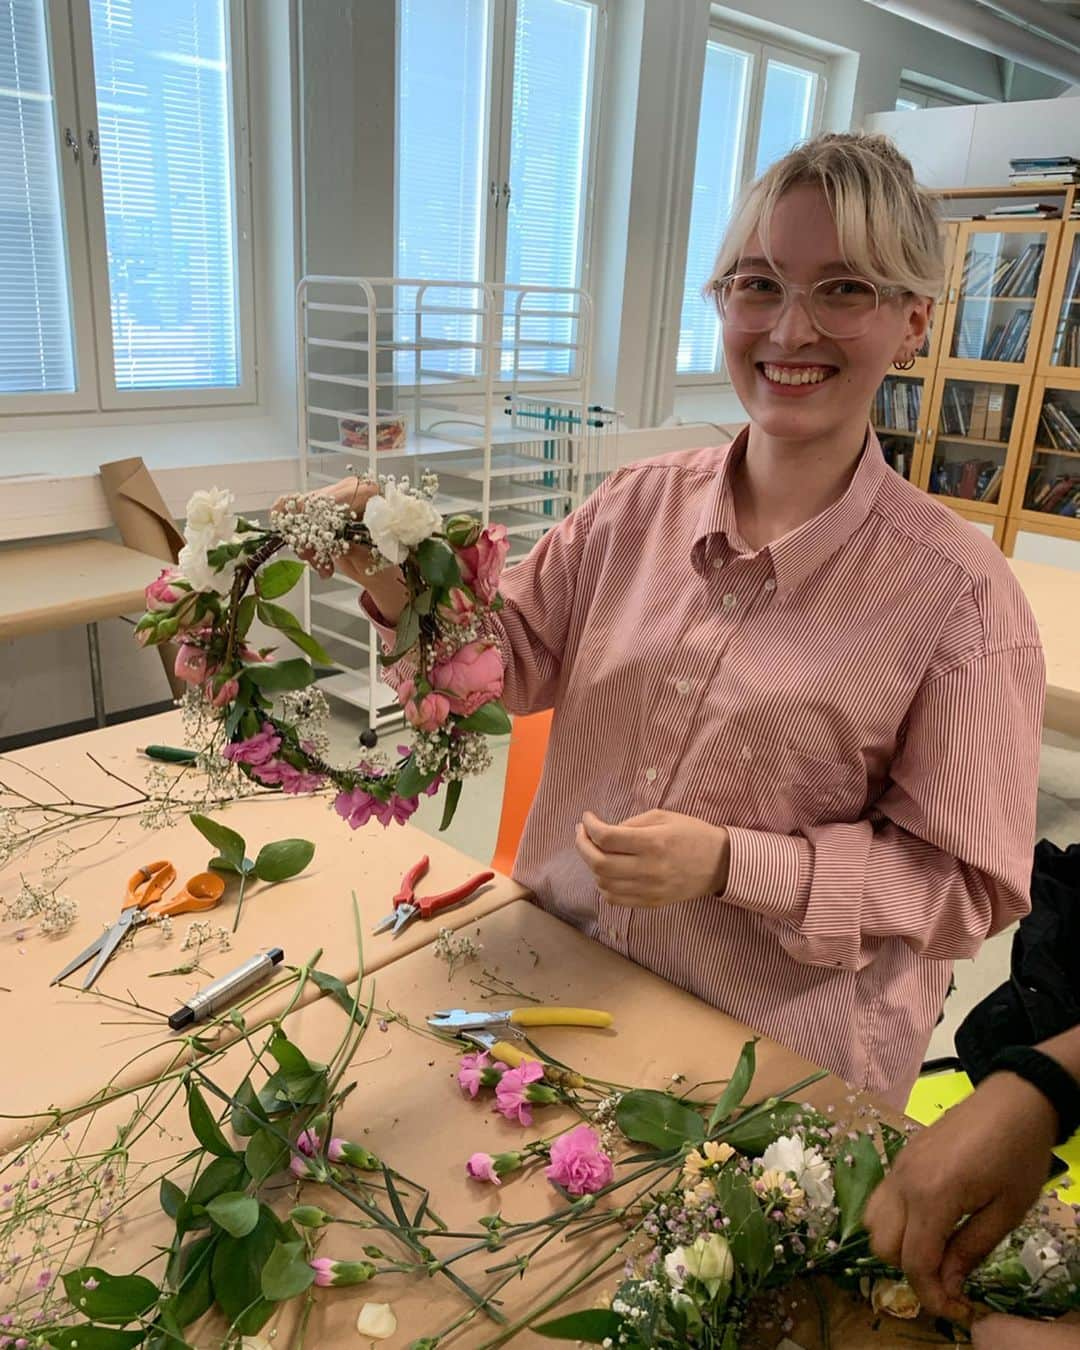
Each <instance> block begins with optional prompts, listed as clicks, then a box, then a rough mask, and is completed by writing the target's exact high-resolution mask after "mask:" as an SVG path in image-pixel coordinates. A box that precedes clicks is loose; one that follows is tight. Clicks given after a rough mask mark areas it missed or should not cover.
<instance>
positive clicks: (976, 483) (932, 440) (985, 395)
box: [926, 376, 1020, 510]
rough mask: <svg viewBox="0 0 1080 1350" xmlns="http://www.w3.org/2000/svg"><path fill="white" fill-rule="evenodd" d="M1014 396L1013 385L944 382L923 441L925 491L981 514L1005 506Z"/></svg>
mask: <svg viewBox="0 0 1080 1350" xmlns="http://www.w3.org/2000/svg"><path fill="white" fill-rule="evenodd" d="M1019 394H1020V388H1019V386H1018V385H1016V384H1005V383H1003V382H1000V381H993V380H969V379H964V378H961V377H958V376H949V377H947V378H946V379H945V381H944V383H943V385H942V387H941V390H940V392H939V394H938V396H937V400H936V401H937V403H938V407H937V417H936V421H935V424H934V427H933V429H932V430H931V432H930V435H929V437H928V458H929V468H928V472H926V488H927V490H928V491H929V492H932V493H934V494H936V495H938V496H941V497H949V498H953V499H957V500H960V501H965V502H970V503H971V504H972V505H978V506H980V507H982V508H983V509H984V510H985V509H987V508H994V507H998V506H999V505H1000V507H1002V508H1003V507H1004V506H1005V505H1006V504H1007V501H1008V497H1007V493H1008V489H1009V485H1010V481H1011V478H1012V465H1011V464H1010V462H1009V451H1010V445H1011V442H1012V440H1013V433H1014V430H1016V431H1019V425H1020V424H1019V418H1018V416H1017V405H1018V401H1019ZM1007 480H1009V481H1007Z"/></svg>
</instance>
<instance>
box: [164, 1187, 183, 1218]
mask: <svg viewBox="0 0 1080 1350" xmlns="http://www.w3.org/2000/svg"><path fill="white" fill-rule="evenodd" d="M185 1199H186V1197H185V1195H184V1192H183V1191H182V1190H181V1189H180V1187H179V1186H178V1185H177V1184H176V1182H175V1181H170V1180H169V1178H168V1177H162V1178H161V1185H160V1186H159V1187H158V1201H159V1203H160V1204H161V1208H162V1209H163V1210H164V1211H165V1213H166V1214H167V1215H168V1216H169V1218H170V1219H175V1218H176V1216H177V1214H179V1213H180V1206H181V1205H182V1204H183V1203H184V1200H185Z"/></svg>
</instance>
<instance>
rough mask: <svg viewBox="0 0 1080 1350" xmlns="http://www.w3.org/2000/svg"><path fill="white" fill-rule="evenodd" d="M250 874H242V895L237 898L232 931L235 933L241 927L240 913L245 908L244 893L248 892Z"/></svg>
mask: <svg viewBox="0 0 1080 1350" xmlns="http://www.w3.org/2000/svg"><path fill="white" fill-rule="evenodd" d="M247 883H248V874H247V873H246V872H241V873H240V894H239V895H238V896H237V897H236V915H235V917H234V919H233V926H232V930H233V932H234V933H235V932H236V930H237V929H238V928H239V927H240V911H241V909H243V907H244V892H245V891H246V890H247Z"/></svg>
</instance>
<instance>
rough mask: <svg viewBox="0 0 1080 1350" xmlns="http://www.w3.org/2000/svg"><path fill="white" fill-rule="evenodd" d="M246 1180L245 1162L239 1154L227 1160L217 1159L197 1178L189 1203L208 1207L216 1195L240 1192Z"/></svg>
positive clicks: (231, 1155)
mask: <svg viewBox="0 0 1080 1350" xmlns="http://www.w3.org/2000/svg"><path fill="white" fill-rule="evenodd" d="M246 1180H247V1172H246V1170H245V1168H244V1160H243V1158H241V1157H240V1155H239V1153H230V1154H229V1156H228V1157H227V1158H215V1159H214V1161H213V1162H212V1163H211V1164H210V1166H209V1167H207V1168H206V1170H205V1171H203V1172H200V1173H199V1175H198V1176H197V1177H196V1178H195V1184H194V1185H193V1186H192V1188H191V1193H190V1194H189V1195H188V1198H187V1203H188V1204H189V1205H208V1204H209V1203H210V1201H211V1200H213V1198H214V1197H215V1196H216V1195H224V1194H225V1192H226V1191H238V1190H240V1188H241V1187H242V1186H243V1185H244V1182H245V1181H246Z"/></svg>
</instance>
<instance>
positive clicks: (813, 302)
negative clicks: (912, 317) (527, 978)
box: [713, 272, 904, 338]
mask: <svg viewBox="0 0 1080 1350" xmlns="http://www.w3.org/2000/svg"><path fill="white" fill-rule="evenodd" d="M903 293H904V291H903V287H901V286H876V285H875V284H874V283H873V282H872V281H866V280H865V279H864V278H862V277H825V278H823V279H822V280H821V281H815V282H814V284H813V285H812V286H796V285H794V284H793V283H791V282H787V281H781V280H780V278H779V277H773V276H768V275H765V274H763V273H760V272H733V273H732V274H731V275H730V276H726V277H722V278H721V279H720V280H719V281H717V282H714V283H713V294H714V296H715V297H716V307H717V309H718V310H719V311H720V317H721V318H722V319H723V321H724V322H725V323H727V324H730V325H731V327H732V328H740V329H742V331H743V332H746V333H767V332H768V331H769V330H770V329H771V328H774V327H775V326H776V324H777V323H778V322H779V320H780V316H781V315H782V314H783V313H784V311H785V310H786V309H787V307H788V305H790V304H791V303H792V301H793V300H794V298H795V296H797V295H801V296H804V297H805V301H806V311H807V313H808V314H809V316H810V321H811V323H812V324H813V325H814V327H815V328H816V329H817V330H818V332H819V333H823V334H824V335H825V336H826V337H834V338H856V337H862V335H863V334H864V333H865V332H866V331H867V329H868V328H869V327H870V325H871V323H872V322H873V319H874V315H875V314H876V313H877V311H878V308H879V307H880V305H881V302H882V300H887V299H890V298H891V297H892V296H895V295H903Z"/></svg>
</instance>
